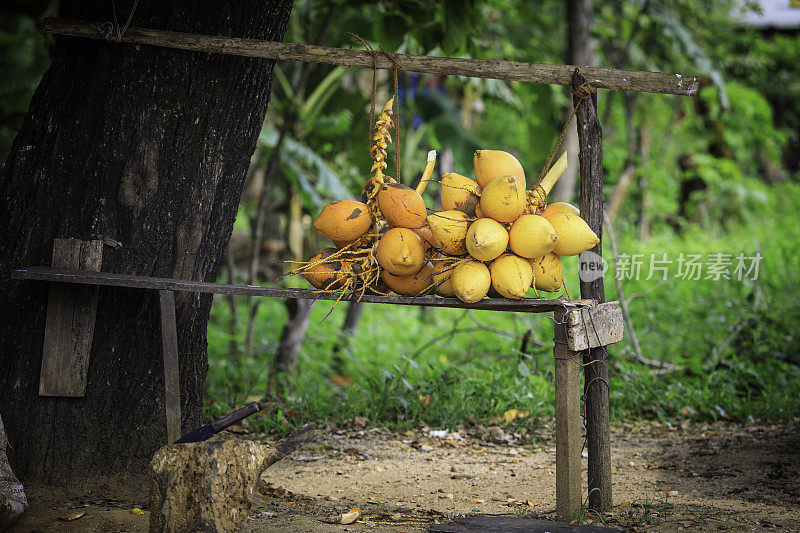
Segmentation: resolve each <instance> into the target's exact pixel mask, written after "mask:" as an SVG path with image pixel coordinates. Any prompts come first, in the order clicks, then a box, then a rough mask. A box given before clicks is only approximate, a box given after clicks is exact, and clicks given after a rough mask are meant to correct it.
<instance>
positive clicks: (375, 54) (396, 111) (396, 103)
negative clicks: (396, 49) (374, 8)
mask: <svg viewBox="0 0 800 533" xmlns="http://www.w3.org/2000/svg"><path fill="white" fill-rule="evenodd" d="M345 35H349V36H350V37H352V38H353V41H351V43H350V49H351V50H352V49H353V44H354V42H355V41H359V42H360V43H361V44H362V45H364V49H365V50H366V51H367V52H368V53H369V54H370V55H371V56H372V96H371V98H370V103H369V131H367V146H370V145H372V130H373V128H374V127H375V100H376V98H377V92H378V58H379V57H380V55H381V54H383V55H384V56H386V58H387V59H389V61H391V62H392V73H393V75H394V76H393V77H394V100H393V101H392V113H393V115H394V137H395V138H394V163H395V179H396V180H397V181H398V182H400V98H399V93H398V91H397V87H398V81H397V80H398V72H399V70H400V65H399V64H398V63H397V54H393V53H391V52H387V51H386V50H384V48H383V46H381V45H380V44H378V50H380V52H379V51H378V50H376V49H375V48H374V47H373V46H372V45H371V44H369V43H368V42H367V41H366V40H364V39H363V38H362V37H361V36H360V35H357V34H355V33H351V32H345Z"/></svg>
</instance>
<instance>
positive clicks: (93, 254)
mask: <svg viewBox="0 0 800 533" xmlns="http://www.w3.org/2000/svg"><path fill="white" fill-rule="evenodd" d="M52 261H53V266H54V267H66V268H76V269H85V270H100V267H101V266H102V262H103V243H102V241H99V240H97V241H81V240H78V239H55V241H54V242H53V259H52ZM98 289H99V288H98V287H96V286H95V287H92V286H86V285H71V284H70V285H67V284H63V283H53V284H51V285H50V293H49V296H48V301H47V318H46V320H45V328H44V346H43V349H42V368H41V373H40V375H39V396H63V397H71V398H79V397H82V396H83V395H84V394H85V393H86V379H87V371H88V369H89V355H90V353H91V351H92V339H93V338H94V321H95V317H96V316H97V292H98Z"/></svg>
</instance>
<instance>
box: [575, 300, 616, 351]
mask: <svg viewBox="0 0 800 533" xmlns="http://www.w3.org/2000/svg"><path fill="white" fill-rule="evenodd" d="M623 329H624V328H623V325H622V309H621V308H620V306H619V302H616V301H614V302H606V303H602V304H600V305H598V306H597V307H593V308H589V309H576V310H574V311H571V312H570V313H568V314H567V339H568V343H567V345H568V346H569V349H570V350H572V351H574V352H581V351H583V350H588V349H589V348H599V347H600V346H608V345H609V344H614V343H615V342H620V341H621V340H622V332H623Z"/></svg>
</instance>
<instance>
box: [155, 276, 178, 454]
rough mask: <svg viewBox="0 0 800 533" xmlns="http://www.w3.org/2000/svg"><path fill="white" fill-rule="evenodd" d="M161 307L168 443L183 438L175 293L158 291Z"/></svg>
mask: <svg viewBox="0 0 800 533" xmlns="http://www.w3.org/2000/svg"><path fill="white" fill-rule="evenodd" d="M158 299H159V304H160V307H161V353H162V355H163V358H164V416H165V419H166V424H167V442H166V444H172V443H173V442H175V441H176V440H178V439H179V438H180V437H181V381H180V370H179V367H178V327H177V325H176V323H175V293H174V292H172V291H166V290H162V291H158Z"/></svg>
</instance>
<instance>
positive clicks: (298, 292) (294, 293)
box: [11, 267, 593, 313]
mask: <svg viewBox="0 0 800 533" xmlns="http://www.w3.org/2000/svg"><path fill="white" fill-rule="evenodd" d="M11 278H12V279H23V280H39V281H60V282H64V283H83V284H89V285H107V286H111V287H130V288H134V289H155V290H170V291H185V292H203V293H212V294H239V295H245V296H268V297H274V298H303V299H309V300H337V299H338V298H339V293H337V292H326V293H321V292H314V291H310V290H307V289H276V288H273V287H261V286H257V285H230V284H226V283H209V282H205V281H190V280H179V279H170V278H152V277H146V276H131V275H127V274H112V273H110V272H86V271H82V270H75V269H59V268H51V267H28V268H23V269H19V270H13V271H12V272H11ZM351 299H354V300H357V299H358V295H356V296H355V297H353V296H351V295H349V294H347V295H345V296H344V297H343V298H342V300H344V301H350V300H351ZM361 301H362V302H364V303H382V304H396V305H416V306H424V307H451V308H452V307H455V308H460V309H485V310H489V311H514V312H521V313H549V312H552V311H554V310H556V309H565V308H569V307H581V306H587V305H592V303H593V302H592V301H591V300H565V299H561V298H551V299H547V298H525V299H522V300H509V299H506V298H485V299H483V300H481V301H479V302H476V303H474V304H468V303H464V302H462V301H461V300H459V299H458V298H440V297H438V296H375V295H370V294H365V295H364V296H363V298H361Z"/></svg>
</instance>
